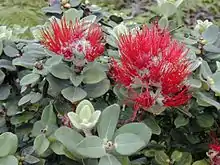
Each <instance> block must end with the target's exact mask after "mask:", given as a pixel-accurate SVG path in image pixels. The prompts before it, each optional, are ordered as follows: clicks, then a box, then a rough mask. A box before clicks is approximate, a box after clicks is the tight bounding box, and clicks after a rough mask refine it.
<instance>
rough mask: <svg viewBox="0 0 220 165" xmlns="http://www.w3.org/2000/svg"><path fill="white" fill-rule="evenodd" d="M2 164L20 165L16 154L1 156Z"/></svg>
mask: <svg viewBox="0 0 220 165" xmlns="http://www.w3.org/2000/svg"><path fill="white" fill-rule="evenodd" d="M0 165H18V160H17V158H16V157H15V156H13V155H9V156H6V157H3V158H0Z"/></svg>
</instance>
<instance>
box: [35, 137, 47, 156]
mask: <svg viewBox="0 0 220 165" xmlns="http://www.w3.org/2000/svg"><path fill="white" fill-rule="evenodd" d="M49 145H50V142H49V140H48V139H47V138H46V136H45V135H44V134H41V135H38V136H37V137H36V138H35V140H34V149H35V151H36V152H37V153H38V154H39V155H41V154H43V153H44V152H45V151H46V150H47V149H48V148H49Z"/></svg>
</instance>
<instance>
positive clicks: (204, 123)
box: [196, 114, 214, 128]
mask: <svg viewBox="0 0 220 165" xmlns="http://www.w3.org/2000/svg"><path fill="white" fill-rule="evenodd" d="M196 122H197V123H198V125H199V126H200V127H202V128H210V127H211V126H212V125H213V124H214V118H213V117H212V116H211V115H209V114H202V115H199V116H197V117H196Z"/></svg>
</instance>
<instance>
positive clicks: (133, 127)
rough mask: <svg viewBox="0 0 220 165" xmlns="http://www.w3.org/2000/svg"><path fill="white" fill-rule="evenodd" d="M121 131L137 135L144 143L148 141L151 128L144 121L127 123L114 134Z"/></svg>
mask: <svg viewBox="0 0 220 165" xmlns="http://www.w3.org/2000/svg"><path fill="white" fill-rule="evenodd" d="M122 133H132V134H136V135H138V136H139V137H140V138H141V139H142V140H144V141H145V143H146V144H148V142H149V141H150V138H151V135H152V131H151V129H150V128H149V127H148V126H147V125H146V124H144V123H129V124H126V125H124V126H122V127H121V128H119V129H118V130H117V131H116V134H117V135H119V134H122Z"/></svg>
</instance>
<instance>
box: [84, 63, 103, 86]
mask: <svg viewBox="0 0 220 165" xmlns="http://www.w3.org/2000/svg"><path fill="white" fill-rule="evenodd" d="M83 77H84V79H83V82H84V83H85V84H96V83H98V82H100V81H102V80H104V79H105V78H106V74H105V71H103V69H102V68H101V67H100V66H99V65H98V64H97V65H94V66H93V67H91V68H89V69H88V70H86V71H85V72H84V73H83Z"/></svg>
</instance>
